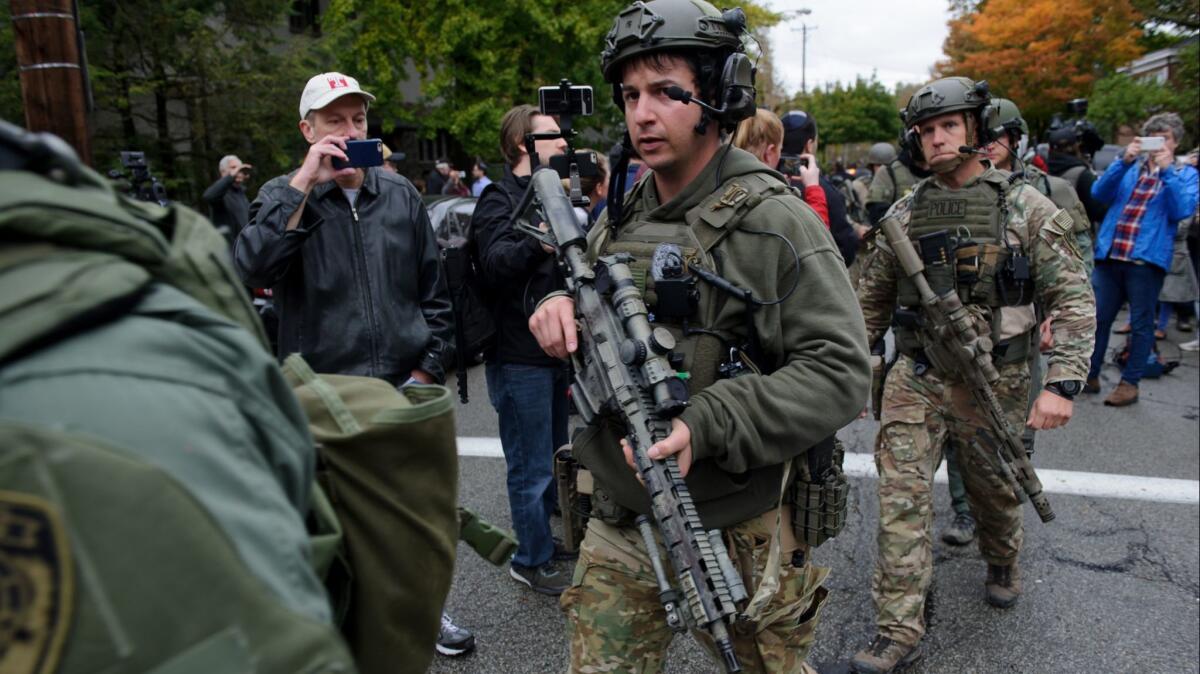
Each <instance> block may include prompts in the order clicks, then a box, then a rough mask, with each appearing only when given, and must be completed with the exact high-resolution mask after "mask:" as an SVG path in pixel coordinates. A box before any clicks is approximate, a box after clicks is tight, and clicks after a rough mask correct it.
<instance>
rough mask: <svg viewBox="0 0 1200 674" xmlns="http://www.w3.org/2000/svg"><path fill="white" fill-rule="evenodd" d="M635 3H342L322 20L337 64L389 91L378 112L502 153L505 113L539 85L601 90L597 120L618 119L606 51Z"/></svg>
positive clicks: (530, 98)
mask: <svg viewBox="0 0 1200 674" xmlns="http://www.w3.org/2000/svg"><path fill="white" fill-rule="evenodd" d="M626 4H627V3H626V2H624V0H602V1H599V2H573V1H571V0H540V1H538V2H508V1H506V0H482V1H478V2H468V1H466V0H442V1H439V2H431V3H405V4H400V5H397V4H396V3H394V2H389V1H387V0H333V2H331V3H330V5H329V9H328V10H327V11H326V13H325V15H324V16H323V17H322V22H323V23H322V28H323V29H324V30H325V31H326V36H325V39H324V40H323V43H324V48H325V49H326V51H327V52H328V55H329V57H330V58H331V59H332V60H333V61H332V62H334V63H337V64H338V65H339V66H340V67H342V68H344V69H345V70H346V72H350V73H354V74H355V76H356V77H358V78H359V80H360V81H362V82H364V83H369V84H370V86H371V87H374V91H376V92H390V93H385V94H384V95H382V96H380V100H379V101H378V102H377V103H376V107H375V108H373V109H376V110H377V111H378V114H379V115H380V116H381V117H382V119H383V122H384V125H385V126H388V125H390V124H391V123H395V122H411V123H419V124H420V127H421V132H422V133H423V134H424V135H426V136H427V137H429V136H432V135H433V134H434V133H436V131H437V130H439V129H445V130H446V131H448V132H449V133H450V134H451V135H453V136H454V137H455V138H457V139H458V141H459V142H460V143H461V144H462V146H463V148H464V149H465V150H466V151H467V153H468V154H482V155H485V156H496V155H498V154H499V151H498V149H497V146H498V142H499V141H498V133H497V131H498V129H499V127H500V118H501V117H502V116H503V115H504V113H505V112H506V111H507V110H508V109H509V108H511V107H513V106H514V105H518V104H521V103H531V104H536V103H537V89H538V87H541V86H548V85H553V84H557V83H558V81H559V80H560V79H561V78H564V77H565V78H568V79H570V80H571V81H572V82H573V83H575V84H590V85H592V86H593V87H594V89H595V93H596V96H595V99H596V107H597V112H598V118H599V119H597V120H593V121H592V122H591V124H593V125H594V124H596V123H599V122H602V121H608V122H612V121H615V119H616V109H615V106H613V105H612V104H611V103H610V100H611V98H610V96H609V95H608V92H609V91H610V88H609V86H608V85H606V84H604V81H603V78H602V77H601V74H600V68H599V54H600V49H601V46H602V45H603V42H604V35H605V34H606V33H607V32H608V29H609V28H610V27H611V25H612V20H613V17H615V16H616V14H617V12H619V11H620V10H621V9H622V8H623V7H624V6H625V5H626ZM412 79H416V80H419V82H420V94H419V97H418V98H417V99H416V100H404V99H402V98H401V97H400V96H399V95H397V94H398V93H399V92H400V91H401V87H402V85H403V84H404V83H405V82H406V81H410V80H412ZM414 103H416V104H418V105H415V106H414V105H413V104H414ZM585 124H586V122H585Z"/></svg>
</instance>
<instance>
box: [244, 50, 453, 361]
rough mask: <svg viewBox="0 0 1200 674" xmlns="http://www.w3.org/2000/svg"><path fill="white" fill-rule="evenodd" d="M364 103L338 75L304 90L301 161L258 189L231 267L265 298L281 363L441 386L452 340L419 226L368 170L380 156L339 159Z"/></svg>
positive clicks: (398, 195) (394, 178) (362, 123)
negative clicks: (292, 357)
mask: <svg viewBox="0 0 1200 674" xmlns="http://www.w3.org/2000/svg"><path fill="white" fill-rule="evenodd" d="M374 100H375V97H374V96H373V95H371V94H370V93H367V92H366V91H363V90H362V88H361V87H359V84H358V81H357V80H355V79H354V78H353V77H349V76H347V75H344V74H342V73H336V72H331V73H322V74H320V75H316V76H314V77H313V78H312V79H310V80H309V81H308V84H307V85H306V86H305V87H304V92H303V94H302V95H301V96H300V122H299V129H300V133H301V134H302V135H303V136H304V139H305V141H307V142H308V144H309V148H308V152H307V154H306V155H305V157H304V161H303V162H302V163H301V164H300V167H299V168H297V169H296V170H295V171H292V172H291V173H289V174H287V175H283V176H279V177H277V178H274V179H272V180H270V181H269V182H267V183H266V184H264V185H263V186H262V189H261V190H260V191H259V194H258V198H257V199H255V201H254V203H253V204H251V206H250V223H249V224H248V225H247V226H246V227H245V229H243V230H242V231H241V233H240V234H239V235H238V237H237V243H236V246H235V249H234V262H235V266H236V268H237V270H238V273H239V274H241V276H242V280H243V281H245V282H246V284H247V285H249V286H251V287H255V288H272V289H273V290H274V295H275V302H276V306H277V307H278V310H279V342H278V344H279V347H278V349H279V354H280V355H281V356H282V355H284V354H290V353H300V354H302V355H303V356H304V359H305V360H307V361H308V362H309V364H310V365H312V367H313V369H314V370H316V371H317V372H325V373H335V374H352V375H363V376H368V377H378V378H380V379H384V380H387V381H389V382H391V383H392V384H395V385H400V384H403V383H405V382H407V381H410V380H412V381H417V382H420V383H426V384H428V383H435V382H441V381H442V380H443V378H444V374H445V370H444V367H443V363H444V362H445V360H446V358H447V357H448V356H449V355H450V350H451V346H450V345H451V344H452V341H451V340H452V339H453V336H452V330H451V311H450V299H449V295H448V293H447V290H446V284H445V281H444V280H443V279H442V272H441V267H440V265H439V263H438V249H437V241H436V239H435V238H434V234H433V230H432V228H431V227H430V225H429V216H428V215H427V214H426V212H425V207H424V205H423V204H422V203H421V196H420V194H418V193H417V190H416V188H414V187H413V185H412V183H410V182H409V181H408V179H407V178H405V177H404V176H401V175H399V174H396V173H390V172H387V171H384V170H383V169H381V168H378V164H379V163H380V162H381V160H382V149H381V147H380V148H379V149H378V150H375V151H368V150H371V148H373V147H376V145H375V143H361V144H359V145H358V146H357V147H355V148H354V151H350V150H349V149H348V148H352V147H354V145H353V144H354V143H355V141H363V140H365V136H366V133H367V108H368V106H369V105H370V103H371V101H374ZM359 148H361V151H360V150H359ZM334 160H340V161H344V162H348V165H347V166H345V167H344V168H334ZM377 160H378V161H377ZM370 164H375V165H374V166H371V165H370ZM364 165H367V166H365V167H364Z"/></svg>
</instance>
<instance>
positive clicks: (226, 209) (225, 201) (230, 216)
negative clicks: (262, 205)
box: [203, 154, 253, 247]
mask: <svg viewBox="0 0 1200 674" xmlns="http://www.w3.org/2000/svg"><path fill="white" fill-rule="evenodd" d="M252 168H253V167H252V166H250V164H243V163H242V160H241V159H238V157H237V155H234V154H229V155H225V156H224V157H221V161H220V162H219V163H218V164H217V171H218V173H220V175H221V177H220V178H218V179H217V182H215V183H213V184H212V185H210V186H209V187H208V189H206V190H204V197H203V198H204V201H205V203H207V204H208V214H209V216H210V218H209V219H210V220H212V223H213V226H214V227H216V228H217V231H218V232H220V233H221V236H224V237H225V240H226V241H228V242H229V245H230V246H231V247H232V246H233V240H234V237H236V236H237V234H238V232H240V231H242V228H243V227H245V226H246V222H247V221H248V220H249V219H250V201H249V200H248V199H247V198H246V181H247V180H249V179H250V170H251V169H252Z"/></svg>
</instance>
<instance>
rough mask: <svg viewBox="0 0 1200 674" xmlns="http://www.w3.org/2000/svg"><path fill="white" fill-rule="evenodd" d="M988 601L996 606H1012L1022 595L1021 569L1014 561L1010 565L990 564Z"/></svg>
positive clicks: (988, 570) (986, 586)
mask: <svg viewBox="0 0 1200 674" xmlns="http://www.w3.org/2000/svg"><path fill="white" fill-rule="evenodd" d="M984 587H985V588H986V589H987V603H989V604H991V605H992V606H995V607H996V608H1012V607H1013V606H1015V605H1016V603H1017V599H1020V597H1021V569H1020V567H1018V566H1017V562H1016V561H1013V563H1012V564H1010V565H1008V566H997V565H996V564H988V567H987V582H986V583H984Z"/></svg>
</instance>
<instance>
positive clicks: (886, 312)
mask: <svg viewBox="0 0 1200 674" xmlns="http://www.w3.org/2000/svg"><path fill="white" fill-rule="evenodd" d="M994 112H995V109H994V108H993V107H992V103H991V100H990V97H989V95H988V91H987V85H986V83H975V82H972V81H971V80H969V79H967V78H963V77H951V78H945V79H941V80H937V81H935V82H932V83H930V84H927V85H925V86H924V87H922V88H921V89H920V90H918V91H917V92H916V93H915V94H914V95H913V97H912V99H911V100H910V101H909V103H908V106H907V108H906V110H905V116H904V120H905V123H906V125H907V126H908V146H909V150H910V151H911V152H913V154H914V158H918V159H922V160H924V161H926V162H928V164H929V166H930V169H931V170H932V171H933V176H931V177H930V178H927V179H925V180H922V181H920V182H919V183H917V185H916V186H915V188H914V190H913V193H912V194H911V195H909V196H908V197H905V198H904V199H901V200H900V201H899V202H897V203H896V205H895V206H893V207H892V208H891V210H890V211H889V212H888V214H887V215H886V216H885V218H892V219H894V220H895V221H896V223H897V224H898V225H899V226H900V228H901V229H903V230H904V231H906V232H907V234H908V236H909V237H911V238H912V239H913V240H919V239H920V238H921V237H922V236H926V235H933V236H943V235H945V233H946V232H947V230H949V233H950V234H951V235H953V236H956V237H958V238H957V240H956V246H955V247H954V248H953V250H954V251H955V252H954V253H953V255H954V257H955V258H956V259H955V260H952V261H951V262H953V264H949V265H943V268H948V269H951V270H954V272H953V273H947V274H944V275H942V276H940V277H938V279H939V280H938V281H937V282H938V284H939V286H940V289H939V290H938V291H939V292H947V291H951V290H954V291H957V293H958V295H959V297H960V298H961V299H962V301H963V304H964V305H966V306H967V308H968V310H969V312H970V314H971V316H972V317H973V318H974V320H975V323H976V326H975V327H976V330H977V332H979V333H980V334H990V335H991V336H992V339H993V340H994V343H995V347H994V348H993V350H992V357H993V360H994V361H995V363H996V366H997V369H998V370H999V371H1000V380H999V384H998V385H997V386H996V387H995V388H994V391H995V393H996V396H997V397H998V398H999V400H1000V404H1001V406H1002V407H1003V408H1004V409H1005V411H1006V414H1007V416H1008V422H1009V423H1010V424H1013V425H1014V426H1017V425H1020V424H1021V422H1022V421H1025V423H1026V425H1028V426H1029V427H1031V428H1034V429H1051V428H1057V427H1059V426H1062V425H1063V424H1065V423H1067V421H1069V420H1070V418H1071V414H1072V402H1071V399H1072V397H1073V396H1074V394H1075V393H1077V392H1078V391H1079V390H1080V389H1082V385H1083V382H1082V380H1083V378H1084V377H1085V376H1086V372H1087V356H1088V355H1089V354H1090V352H1091V343H1092V338H1093V334H1094V332H1095V300H1094V298H1093V296H1092V292H1091V287H1090V286H1089V285H1088V281H1087V273H1086V270H1085V268H1084V265H1083V260H1082V259H1081V258H1080V255H1079V251H1078V250H1077V249H1076V247H1075V245H1074V238H1073V233H1072V228H1073V224H1072V222H1071V218H1070V216H1069V215H1068V214H1067V213H1066V212H1065V211H1062V210H1059V209H1057V208H1055V206H1054V204H1053V203H1051V202H1050V200H1048V199H1046V198H1045V197H1044V196H1042V195H1041V194H1039V193H1038V192H1037V190H1035V189H1033V188H1031V187H1030V186H1029V185H1027V184H1025V183H1023V182H1019V181H1018V182H1017V183H1015V184H1014V183H1013V182H1011V181H1010V180H1008V177H1007V176H1006V175H1005V174H1003V173H1001V172H999V171H997V170H995V169H994V168H992V167H991V166H990V165H989V164H988V163H986V162H985V161H982V160H981V159H980V157H979V154H980V152H979V151H978V149H977V148H980V147H982V146H984V145H986V144H987V143H988V142H989V141H990V140H991V138H990V136H991V129H992V128H993V125H994V123H993V120H992V117H993V116H994ZM877 243H878V244H879V247H878V248H877V250H876V252H875V254H874V256H873V258H872V259H871V260H870V261H869V262H868V264H867V267H866V269H865V270H864V272H863V277H862V282H861V284H860V285H859V288H858V298H859V301H860V302H861V304H862V307H863V313H864V316H865V318H866V322H867V334H868V337H869V338H870V339H872V340H874V339H878V338H879V337H881V336H882V335H883V333H884V332H885V331H886V330H887V328H888V326H889V325H893V326H894V327H895V330H896V344H897V348H898V350H899V351H900V353H901V356H900V358H899V360H898V361H897V363H896V364H895V366H894V367H893V368H892V370H891V372H890V373H889V375H888V378H887V381H886V384H885V388H884V402H883V409H882V418H881V426H880V431H879V437H878V439H877V442H876V445H875V447H876V450H875V451H876V456H875V461H876V465H877V466H878V468H879V532H878V551H879V553H878V554H879V558H878V559H877V560H876V566H875V574H874V577H873V580H872V595H873V597H874V599H875V607H876V610H877V612H878V615H877V626H878V634H877V635H876V636H875V638H874V639H873V640H872V642H871V643H870V645H868V646H867V647H866V648H864V649H863V650H861V651H859V652H858V653H857V654H856V655H855V656H854V658H853V659H852V661H851V666H852V668H853V669H854V671H856V672H859V673H860V674H866V673H869V674H879V673H881V672H890V671H893V669H896V668H897V667H898V666H906V665H908V664H909V663H911V662H913V661H915V660H916V659H917V658H919V657H920V650H919V648H918V644H919V642H920V640H921V637H922V635H923V634H924V632H925V624H924V619H923V609H924V604H925V594H926V591H927V590H928V588H929V583H930V580H931V579H932V575H933V558H932V549H933V544H932V540H931V537H930V529H931V526H932V519H933V516H932V496H931V492H932V486H933V469H934V467H935V466H936V465H937V463H938V459H939V457H938V456H937V454H938V453H940V450H941V448H942V445H943V441H944V439H945V438H946V437H947V436H951V437H953V438H954V440H955V443H954V444H955V448H956V450H957V451H959V452H961V456H960V464H959V465H960V468H961V469H962V471H963V477H964V480H965V485H966V490H967V496H968V498H969V500H970V503H971V508H972V510H973V511H974V512H975V513H976V514H977V515H978V517H979V549H980V552H981V554H982V556H983V558H984V560H985V561H986V562H987V580H986V582H985V588H986V598H987V601H988V603H989V604H991V605H993V606H996V607H999V608H1008V607H1011V606H1013V605H1014V604H1016V602H1017V600H1018V598H1019V597H1020V594H1021V576H1020V572H1019V570H1018V566H1017V560H1018V556H1019V554H1020V550H1021V540H1022V530H1021V507H1020V501H1018V499H1017V496H1016V494H1015V493H1014V492H1013V491H1012V489H1011V487H1010V486H1009V482H1008V481H1006V480H1005V479H1003V478H1002V477H1001V476H1000V475H999V474H998V470H999V469H998V468H996V467H995V466H994V461H995V459H994V458H993V457H992V456H991V455H990V454H989V453H988V452H986V451H985V449H984V448H983V447H981V446H979V445H978V444H977V435H978V434H979V433H980V431H981V430H984V429H987V428H988V427H987V422H986V421H985V419H984V418H983V416H982V413H981V411H980V410H979V409H978V408H977V407H976V406H975V405H974V403H973V402H972V400H971V395H970V392H969V391H968V390H967V388H966V386H965V385H964V383H963V382H962V379H961V375H958V374H956V373H953V372H941V371H939V370H938V369H936V368H933V367H932V366H931V365H930V364H929V362H928V359H927V357H926V355H925V351H924V347H925V342H924V341H923V340H924V339H925V337H923V334H924V333H922V332H920V331H918V330H916V329H915V327H916V326H918V325H919V324H920V321H921V319H922V316H921V313H920V312H921V309H920V307H919V300H918V299H917V297H918V295H917V293H916V287H915V285H914V284H913V283H912V282H911V281H910V280H908V278H907V277H906V276H905V275H904V273H903V271H902V270H901V269H900V267H899V263H898V261H897V259H896V257H895V255H894V253H893V252H892V250H891V247H890V246H889V245H888V243H887V241H886V240H884V239H882V238H881V239H880V240H879V241H878V242H877ZM1034 301H1036V302H1038V303H1039V304H1040V305H1041V306H1042V307H1043V308H1044V309H1045V311H1046V312H1047V313H1049V314H1052V315H1054V316H1055V320H1054V324H1053V325H1054V345H1055V348H1054V352H1053V353H1052V354H1051V355H1050V362H1049V368H1048V370H1047V373H1046V376H1045V382H1044V390H1042V391H1041V393H1040V394H1039V395H1038V397H1037V400H1036V402H1035V403H1034V405H1033V409H1032V411H1031V412H1030V413H1029V415H1028V419H1027V420H1026V400H1027V395H1028V391H1029V389H1028V387H1029V371H1028V365H1027V363H1026V358H1027V349H1028V348H1029V345H1030V331H1031V330H1033V329H1034V327H1035V325H1036V319H1035V318H1034V309H1033V302H1034ZM1038 385H1039V388H1042V386H1043V383H1042V382H1039V383H1038Z"/></svg>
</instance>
